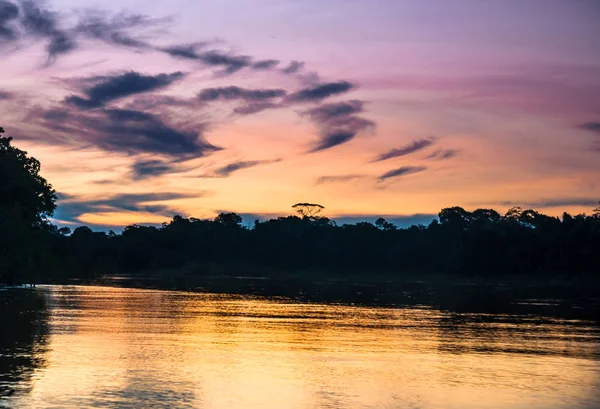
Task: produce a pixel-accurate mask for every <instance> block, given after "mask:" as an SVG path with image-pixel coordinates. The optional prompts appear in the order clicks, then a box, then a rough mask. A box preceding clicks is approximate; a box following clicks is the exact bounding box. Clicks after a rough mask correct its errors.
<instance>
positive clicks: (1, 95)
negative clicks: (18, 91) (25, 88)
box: [0, 91, 15, 101]
mask: <svg viewBox="0 0 600 409" xmlns="http://www.w3.org/2000/svg"><path fill="white" fill-rule="evenodd" d="M14 97H15V95H14V94H13V93H12V92H8V91H0V101H3V100H10V99H13V98H14Z"/></svg>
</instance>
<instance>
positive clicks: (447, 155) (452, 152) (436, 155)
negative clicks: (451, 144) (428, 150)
mask: <svg viewBox="0 0 600 409" xmlns="http://www.w3.org/2000/svg"><path fill="white" fill-rule="evenodd" d="M459 153H460V151H459V150H457V149H440V150H437V151H435V152H433V153H432V154H431V155H429V156H427V159H438V160H444V159H451V158H453V157H455V156H456V155H458V154H459Z"/></svg>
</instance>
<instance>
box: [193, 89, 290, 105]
mask: <svg viewBox="0 0 600 409" xmlns="http://www.w3.org/2000/svg"><path fill="white" fill-rule="evenodd" d="M285 95H286V91H285V90H283V89H247V88H240V87H236V86H230V87H221V88H207V89H205V90H203V91H202V92H200V93H199V94H198V99H200V100H201V101H204V102H210V101H217V100H237V99H241V100H245V101H265V100H270V99H273V98H279V97H283V96H285Z"/></svg>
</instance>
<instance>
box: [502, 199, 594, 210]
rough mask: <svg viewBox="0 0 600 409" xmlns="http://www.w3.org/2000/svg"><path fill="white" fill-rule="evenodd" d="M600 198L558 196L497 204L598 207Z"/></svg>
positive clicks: (533, 206)
mask: <svg viewBox="0 0 600 409" xmlns="http://www.w3.org/2000/svg"><path fill="white" fill-rule="evenodd" d="M599 202H600V199H599V198H598V197H562V198H561V197H559V198H547V199H539V200H532V201H524V202H516V201H504V202H500V203H499V204H500V205H502V206H521V207H523V208H531V209H536V208H549V207H570V206H578V207H589V208H592V209H593V208H596V207H598V205H599Z"/></svg>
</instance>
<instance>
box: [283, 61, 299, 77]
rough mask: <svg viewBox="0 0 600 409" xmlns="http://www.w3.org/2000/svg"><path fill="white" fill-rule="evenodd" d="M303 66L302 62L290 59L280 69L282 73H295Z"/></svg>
mask: <svg viewBox="0 0 600 409" xmlns="http://www.w3.org/2000/svg"><path fill="white" fill-rule="evenodd" d="M303 68H304V63H303V62H300V61H292V62H291V63H290V64H289V65H288V66H287V67H285V68H283V69H282V70H281V71H282V72H283V73H284V74H295V73H297V72H298V71H301V70H302V69H303Z"/></svg>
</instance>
